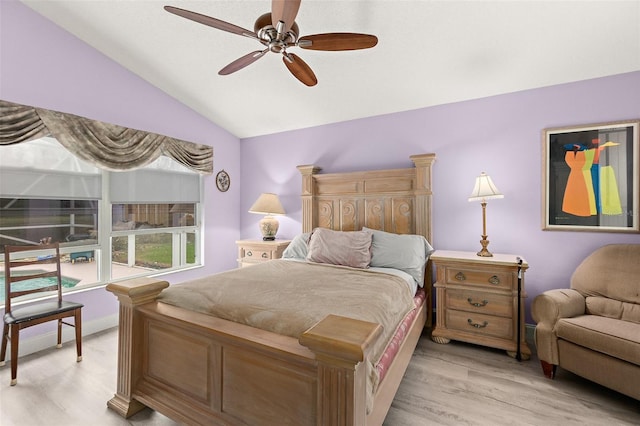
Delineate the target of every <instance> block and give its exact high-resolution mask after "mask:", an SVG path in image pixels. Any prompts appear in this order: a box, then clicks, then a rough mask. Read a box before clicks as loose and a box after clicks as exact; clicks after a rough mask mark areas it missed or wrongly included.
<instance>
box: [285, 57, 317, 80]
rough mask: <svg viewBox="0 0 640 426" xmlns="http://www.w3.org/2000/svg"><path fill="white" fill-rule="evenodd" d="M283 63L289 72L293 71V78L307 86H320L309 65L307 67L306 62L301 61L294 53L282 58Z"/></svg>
mask: <svg viewBox="0 0 640 426" xmlns="http://www.w3.org/2000/svg"><path fill="white" fill-rule="evenodd" d="M282 61H283V62H284V64H285V65H286V66H287V68H288V69H289V71H291V74H293V76H294V77H295V78H297V79H298V80H300V81H301V82H302V83H303V84H306V85H307V86H315V85H316V84H318V79H317V78H316V75H315V74H314V73H313V71H312V70H311V68H310V67H309V65H307V64H306V62H305V61H303V60H302V59H300V57H298V56H297V55H294V54H293V53H286V54H284V55H283V56H282Z"/></svg>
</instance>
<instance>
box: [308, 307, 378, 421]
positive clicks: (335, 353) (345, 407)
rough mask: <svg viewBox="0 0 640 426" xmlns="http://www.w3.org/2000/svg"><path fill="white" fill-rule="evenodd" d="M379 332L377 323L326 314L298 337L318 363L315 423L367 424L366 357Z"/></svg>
mask: <svg viewBox="0 0 640 426" xmlns="http://www.w3.org/2000/svg"><path fill="white" fill-rule="evenodd" d="M380 333H382V326H381V325H380V324H374V323H371V322H367V321H360V320H356V319H353V318H346V317H342V316H338V315H327V317H326V318H324V319H323V320H321V321H320V322H318V323H317V324H316V325H314V326H313V327H311V328H310V329H309V330H307V331H305V332H304V333H303V334H302V336H300V338H299V341H300V344H301V345H303V346H306V347H308V348H309V349H311V350H312V351H313V352H314V353H315V355H316V360H317V362H318V375H317V378H318V410H317V416H318V417H317V421H316V424H317V425H323V426H359V425H364V424H365V423H366V416H367V397H366V396H367V395H368V393H367V391H366V386H367V376H368V374H369V373H368V372H367V365H366V362H365V360H366V359H367V355H368V353H369V351H370V350H371V345H372V344H373V343H374V342H375V341H376V339H377V338H378V336H380Z"/></svg>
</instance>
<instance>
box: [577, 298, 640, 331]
mask: <svg viewBox="0 0 640 426" xmlns="http://www.w3.org/2000/svg"><path fill="white" fill-rule="evenodd" d="M585 302H586V313H588V314H591V315H600V316H603V317H609V318H614V319H621V320H624V321H631V322H637V323H639V324H640V304H637V303H628V302H622V301H620V300H615V299H608V298H606V297H593V296H589V297H587V298H586V299H585Z"/></svg>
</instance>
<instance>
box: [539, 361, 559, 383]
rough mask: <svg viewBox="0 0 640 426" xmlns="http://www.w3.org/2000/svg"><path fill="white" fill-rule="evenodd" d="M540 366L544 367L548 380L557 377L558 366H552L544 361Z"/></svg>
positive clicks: (543, 371) (543, 370)
mask: <svg viewBox="0 0 640 426" xmlns="http://www.w3.org/2000/svg"><path fill="white" fill-rule="evenodd" d="M540 365H541V366H542V373H543V374H544V375H545V376H546V377H547V378H548V379H553V378H554V377H555V376H556V367H557V365H554V364H550V363H548V362H547V361H542V360H540Z"/></svg>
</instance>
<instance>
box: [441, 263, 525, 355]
mask: <svg viewBox="0 0 640 426" xmlns="http://www.w3.org/2000/svg"><path fill="white" fill-rule="evenodd" d="M430 259H431V261H432V262H433V265H434V266H435V268H436V283H435V285H434V287H435V288H436V326H435V328H434V330H433V332H432V339H433V341H435V342H437V343H449V341H450V339H452V340H460V341H464V342H469V343H475V344H478V345H484V346H490V347H494V348H498V349H504V350H506V351H507V353H508V354H509V355H510V356H512V357H515V356H516V352H517V349H518V335H517V330H518V327H520V351H521V356H522V359H529V358H530V356H531V351H530V350H529V347H528V346H527V343H526V341H525V333H524V298H525V297H526V294H525V291H524V272H525V271H526V270H527V268H528V267H529V265H527V263H526V261H525V260H524V259H522V264H521V265H519V264H518V260H519V259H520V258H519V257H518V256H516V255H509V254H494V255H493V257H480V256H478V255H476V253H473V252H461V251H443V250H437V251H435V252H434V253H433V254H432V255H431V256H430ZM519 269H520V277H521V280H520V281H521V282H520V301H521V304H520V318H519V320H518V271H519Z"/></svg>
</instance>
